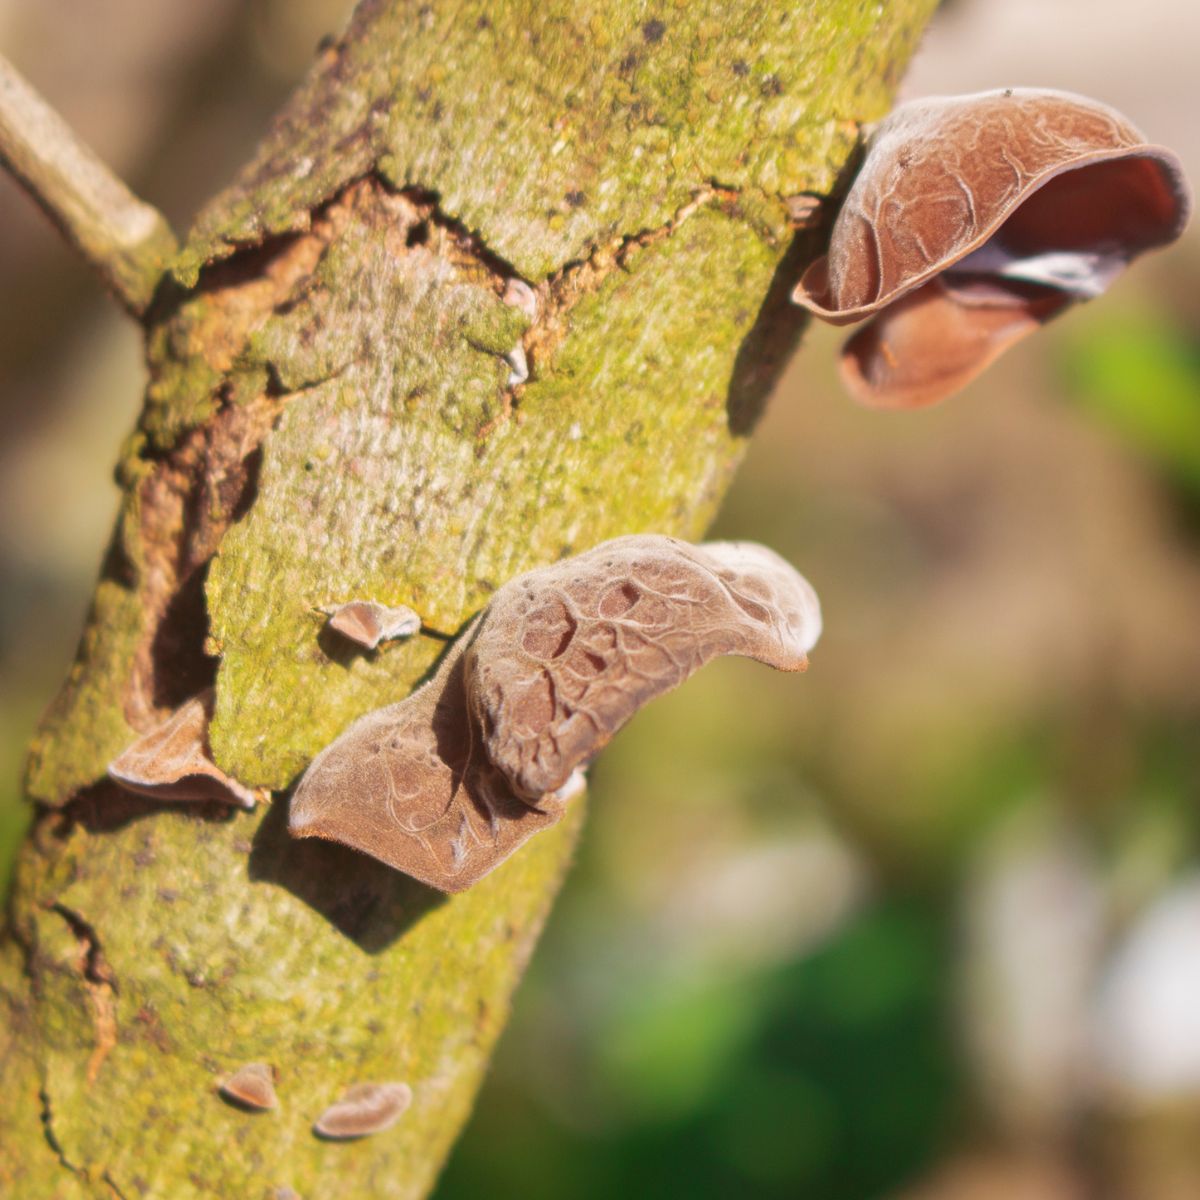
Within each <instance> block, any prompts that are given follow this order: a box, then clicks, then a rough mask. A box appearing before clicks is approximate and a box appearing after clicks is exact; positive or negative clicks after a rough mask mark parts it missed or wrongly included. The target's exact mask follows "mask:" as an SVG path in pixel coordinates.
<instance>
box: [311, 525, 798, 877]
mask: <svg viewBox="0 0 1200 1200" xmlns="http://www.w3.org/2000/svg"><path fill="white" fill-rule="evenodd" d="M820 631H821V615H820V608H819V605H818V603H817V597H816V594H815V593H814V592H813V590H812V588H811V587H810V586H809V585H808V583H807V582H806V581H805V580H804V578H803V577H802V576H801V575H799V574H798V573H797V572H796V571H795V570H794V569H793V568H792V567H791V566H789V565H788V564H787V563H786V562H784V560H783V559H781V558H780V557H779V556H778V555H776V554H774V553H773V552H771V551H770V550H767V549H766V548H764V547H762V546H756V545H753V544H750V543H743V542H713V543H709V544H707V545H701V546H690V545H688V544H687V543H686V542H680V541H677V540H675V539H674V538H668V537H659V536H653V535H648V534H647V535H639V536H633V537H623V538H615V539H614V540H612V541H610V542H604V543H603V544H601V545H599V546H597V547H596V548H595V549H593V550H589V551H587V552H586V553H584V554H579V555H576V556H575V557H574V558H569V559H564V560H563V561H562V562H559V563H555V564H553V565H552V566H548V567H542V568H540V569H538V570H536V571H530V572H529V573H528V574H526V575H521V576H519V577H517V578H516V579H513V580H510V581H509V582H508V583H506V584H505V585H504V586H503V587H501V588H500V589H499V590H498V591H497V592H496V594H495V595H494V596H493V597H492V601H491V603H490V604H489V605H488V607H487V608H486V609H485V610H484V612H483V613H481V614H480V616H479V617H478V618H476V620H475V621H474V623H473V624H472V625H471V626H470V628H469V629H468V630H467V631H466V632H465V633H464V634H463V635H462V637H460V638H459V639H458V641H457V642H456V643H455V644H454V646H453V647H452V648H451V649H450V651H449V652H448V653H447V654H446V656H445V658H444V659H443V660H442V664H441V666H440V667H439V669H438V671H437V674H436V675H435V676H434V678H433V679H431V680H430V681H429V683H427V684H425V685H424V687H422V688H419V689H418V690H417V691H416V692H414V693H413V694H412V695H411V696H409V697H408V698H407V699H406V700H402V701H401V702H400V703H398V704H393V705H391V706H389V707H387V708H381V709H378V710H376V711H375V712H372V713H368V714H367V715H366V716H364V717H362V718H360V719H359V720H358V721H356V722H355V723H354V724H353V725H351V726H350V728H349V729H347V730H346V731H345V733H343V734H342V735H341V737H339V738H338V739H337V740H336V741H335V742H333V743H332V744H331V745H330V746H327V747H326V748H325V749H324V750H322V751H321V753H320V754H319V755H317V757H316V758H315V759H314V760H313V762H312V764H311V765H310V766H309V768H308V770H307V771H306V772H305V774H304V777H303V779H301V781H300V785H299V787H298V788H297V789H296V794H295V796H294V797H293V798H292V805H291V813H290V819H289V829H290V830H291V832H292V833H293V834H295V835H296V836H298V837H323V838H330V839H332V840H334V841H338V842H342V843H344V844H346V845H348V846H352V847H354V848H355V849H357V850H361V851H364V852H365V853H367V854H371V855H373V856H374V857H375V858H378V859H380V860H381V861H383V862H385V863H388V864H389V865H390V866H393V867H395V868H396V869H397V870H400V871H404V872H406V873H407V874H409V875H412V876H413V877H414V878H416V879H419V880H421V881H422V882H424V883H427V884H430V885H432V886H433V887H437V888H441V889H442V890H443V891H450V892H457V891H461V890H463V889H464V888H467V887H469V886H470V885H471V884H473V883H475V882H476V881H477V880H478V879H480V878H482V877H483V876H484V875H486V874H487V873H488V872H489V871H491V870H492V869H493V868H494V867H496V866H498V865H499V864H500V863H501V862H502V861H503V860H504V859H505V858H507V857H508V856H509V855H510V854H511V853H512V852H513V851H514V850H516V849H517V847H518V846H520V845H521V844H522V843H523V842H525V841H527V840H528V839H529V838H530V837H531V836H532V835H533V834H535V833H537V832H538V831H539V830H540V829H544V828H546V827H547V826H549V825H552V824H554V823H555V822H556V821H558V820H559V819H560V818H561V817H562V815H563V813H564V812H565V810H566V805H567V803H568V802H569V800H570V799H571V798H572V797H573V796H574V795H575V794H576V793H577V792H578V791H580V790H581V769H582V768H583V767H585V766H586V765H587V763H588V762H589V761H590V759H591V758H592V756H593V755H594V754H595V753H596V752H597V751H598V750H599V749H600V748H601V747H602V746H603V745H604V744H605V743H606V742H607V741H608V740H609V738H611V737H612V735H613V734H614V733H615V732H616V731H617V730H618V729H619V728H620V727H621V726H622V725H624V724H625V722H626V721H627V720H629V718H630V717H631V716H632V715H633V714H634V712H635V711H636V710H637V709H638V708H640V707H641V706H642V705H643V704H644V703H646V701H647V700H650V699H652V698H653V697H654V696H657V695H661V694H662V693H663V692H666V691H668V690H670V689H671V688H673V687H675V686H677V685H678V684H680V683H682V682H683V681H684V680H685V679H686V678H687V677H688V676H689V675H690V674H691V673H692V672H693V671H695V670H696V669H698V668H699V667H701V666H703V665H704V664H705V663H706V662H708V661H709V660H710V659H712V658H714V657H716V656H717V655H719V654H739V655H744V656H746V657H749V658H754V659H757V660H758V661H760V662H764V663H767V664H768V665H770V666H773V667H776V668H778V669H780V670H784V671H799V670H803V669H804V667H805V666H806V665H807V658H806V655H807V653H808V651H809V650H810V649H812V647H813V645H814V643H815V642H816V640H817V638H818V636H819V635H820Z"/></svg>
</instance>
